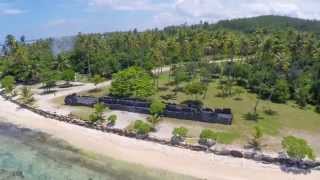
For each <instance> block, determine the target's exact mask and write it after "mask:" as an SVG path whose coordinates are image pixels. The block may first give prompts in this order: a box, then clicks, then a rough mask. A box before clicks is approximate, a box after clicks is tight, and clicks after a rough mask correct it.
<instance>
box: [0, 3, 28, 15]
mask: <svg viewBox="0 0 320 180" xmlns="http://www.w3.org/2000/svg"><path fill="white" fill-rule="evenodd" d="M23 13H26V11H25V10H22V9H18V8H13V7H12V4H9V3H0V15H19V14H23Z"/></svg>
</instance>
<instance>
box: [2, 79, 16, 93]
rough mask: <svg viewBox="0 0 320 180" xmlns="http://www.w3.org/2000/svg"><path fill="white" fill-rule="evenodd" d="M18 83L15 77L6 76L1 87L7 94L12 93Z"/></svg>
mask: <svg viewBox="0 0 320 180" xmlns="http://www.w3.org/2000/svg"><path fill="white" fill-rule="evenodd" d="M15 83H16V81H15V80H14V77H13V76H6V77H4V78H3V79H2V80H1V85H2V87H3V88H4V89H5V91H6V92H7V93H10V92H12V90H13V89H14V86H15Z"/></svg>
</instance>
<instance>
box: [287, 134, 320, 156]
mask: <svg viewBox="0 0 320 180" xmlns="http://www.w3.org/2000/svg"><path fill="white" fill-rule="evenodd" d="M282 147H283V148H284V149H285V150H286V152H287V154H288V156H289V157H291V158H295V159H298V160H302V159H304V158H306V157H308V158H309V159H311V160H315V158H316V156H315V154H314V151H313V149H312V148H311V147H310V146H309V145H308V143H307V142H306V141H305V140H304V139H300V138H297V137H294V136H287V137H284V138H283V140H282Z"/></svg>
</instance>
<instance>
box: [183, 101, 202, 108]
mask: <svg viewBox="0 0 320 180" xmlns="http://www.w3.org/2000/svg"><path fill="white" fill-rule="evenodd" d="M181 104H183V105H187V106H191V107H197V108H202V107H203V102H202V101H200V100H186V101H183V102H181Z"/></svg>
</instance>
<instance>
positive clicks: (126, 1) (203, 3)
mask: <svg viewBox="0 0 320 180" xmlns="http://www.w3.org/2000/svg"><path fill="white" fill-rule="evenodd" d="M87 1H88V4H89V7H91V8H94V9H95V10H97V9H100V10H106V8H110V9H113V10H119V11H154V12H153V13H154V15H153V22H150V23H151V24H152V26H154V25H156V26H166V25H172V24H182V23H185V22H187V23H196V22H199V21H200V20H206V21H209V22H216V21H218V20H221V19H231V18H239V17H252V16H259V15H270V14H274V15H289V16H294V17H300V18H308V19H320V9H319V7H320V1H318V0H87Z"/></svg>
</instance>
